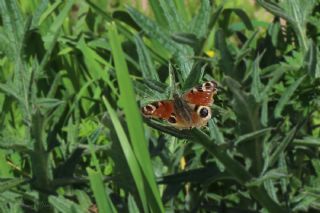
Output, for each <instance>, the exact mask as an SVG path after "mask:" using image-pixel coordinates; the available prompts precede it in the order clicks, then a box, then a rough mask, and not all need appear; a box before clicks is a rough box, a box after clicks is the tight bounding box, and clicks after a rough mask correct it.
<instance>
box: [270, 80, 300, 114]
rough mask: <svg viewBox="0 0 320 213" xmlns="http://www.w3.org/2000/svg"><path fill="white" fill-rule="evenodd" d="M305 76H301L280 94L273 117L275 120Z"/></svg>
mask: <svg viewBox="0 0 320 213" xmlns="http://www.w3.org/2000/svg"><path fill="white" fill-rule="evenodd" d="M305 77H306V75H303V76H302V77H300V78H299V79H298V80H297V81H295V82H294V83H293V84H291V85H290V86H289V87H288V88H287V90H286V91H284V93H283V94H282V96H281V98H280V100H279V101H278V103H277V105H276V107H275V110H274V116H275V117H276V118H279V117H281V113H282V111H283V109H284V107H285V106H286V105H287V104H288V102H289V100H290V98H291V97H292V95H293V93H294V92H295V91H296V89H297V88H298V87H299V85H300V84H301V83H302V81H303V80H304V79H305Z"/></svg>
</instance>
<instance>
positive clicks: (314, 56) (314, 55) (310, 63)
mask: <svg viewBox="0 0 320 213" xmlns="http://www.w3.org/2000/svg"><path fill="white" fill-rule="evenodd" d="M318 55H319V54H318V50H317V46H316V44H315V43H314V42H313V41H312V40H310V41H309V48H308V51H307V53H306V55H305V59H304V63H305V67H306V69H307V71H308V73H309V75H310V76H312V77H313V78H319V77H320V67H319V63H320V62H318V59H319V56H318Z"/></svg>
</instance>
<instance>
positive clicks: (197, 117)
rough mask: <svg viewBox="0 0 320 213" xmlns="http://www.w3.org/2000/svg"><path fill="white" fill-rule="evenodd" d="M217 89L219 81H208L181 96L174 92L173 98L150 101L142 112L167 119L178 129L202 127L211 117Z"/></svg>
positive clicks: (156, 117) (152, 116) (151, 116)
mask: <svg viewBox="0 0 320 213" xmlns="http://www.w3.org/2000/svg"><path fill="white" fill-rule="evenodd" d="M217 91H218V90H217V83H216V82H215V81H207V82H205V83H203V84H202V85H199V86H197V87H194V88H192V89H190V90H189V91H187V92H185V93H184V94H183V95H181V96H180V95H178V94H173V100H162V101H156V102H152V103H149V104H147V105H145V106H144V107H142V108H141V112H142V115H143V116H144V117H146V118H154V119H160V120H165V121H167V122H168V123H169V124H170V125H172V126H173V127H175V128H177V129H191V128H194V127H202V126H205V125H206V124H207V123H208V121H209V120H210V118H211V115H212V114H211V108H210V107H211V106H212V104H213V97H214V95H216V94H217Z"/></svg>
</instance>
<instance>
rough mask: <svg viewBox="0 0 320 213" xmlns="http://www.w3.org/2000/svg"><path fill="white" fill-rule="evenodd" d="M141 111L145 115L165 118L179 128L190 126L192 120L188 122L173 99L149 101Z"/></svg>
mask: <svg viewBox="0 0 320 213" xmlns="http://www.w3.org/2000/svg"><path fill="white" fill-rule="evenodd" d="M141 111H142V114H143V116H144V117H147V118H154V119H160V120H165V121H167V122H168V123H169V124H170V125H172V126H174V127H176V128H178V129H186V128H190V124H189V123H190V122H187V121H186V120H185V119H183V118H182V117H181V116H179V113H177V112H176V111H175V107H174V101H173V100H165V101H156V102H152V103H149V104H147V105H146V106H144V107H142V108H141Z"/></svg>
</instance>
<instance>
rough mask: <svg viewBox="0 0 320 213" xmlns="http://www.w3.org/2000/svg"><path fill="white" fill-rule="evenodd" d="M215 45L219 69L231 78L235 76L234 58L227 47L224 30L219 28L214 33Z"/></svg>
mask: <svg viewBox="0 0 320 213" xmlns="http://www.w3.org/2000/svg"><path fill="white" fill-rule="evenodd" d="M214 40H215V47H216V48H217V49H218V50H219V51H220V57H221V61H220V63H219V64H220V67H221V70H222V71H223V72H224V73H225V75H228V76H231V77H232V78H235V79H237V78H236V73H234V66H233V63H234V60H233V58H232V55H231V53H230V51H229V49H228V47H227V43H226V40H225V36H224V32H223V31H222V30H221V29H219V30H217V32H216V34H215V39H214Z"/></svg>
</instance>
